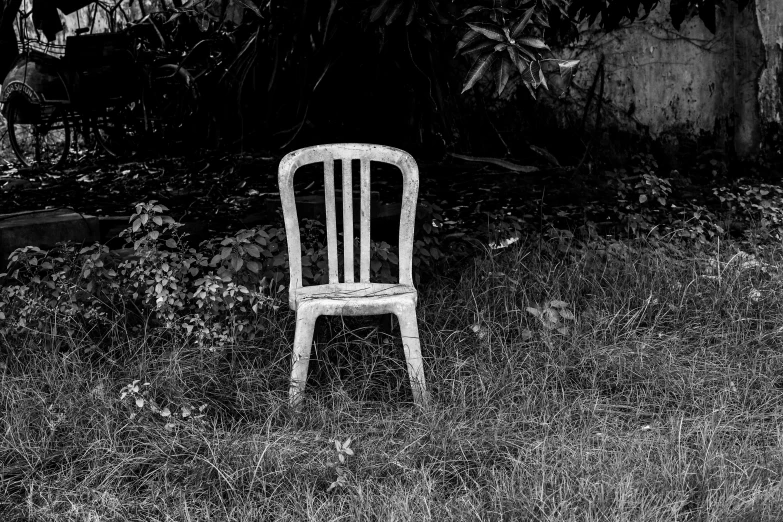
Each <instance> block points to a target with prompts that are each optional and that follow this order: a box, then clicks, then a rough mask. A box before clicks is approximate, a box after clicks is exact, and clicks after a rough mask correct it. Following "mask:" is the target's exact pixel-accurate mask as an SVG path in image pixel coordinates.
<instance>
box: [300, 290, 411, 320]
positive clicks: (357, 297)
mask: <svg viewBox="0 0 783 522" xmlns="http://www.w3.org/2000/svg"><path fill="white" fill-rule="evenodd" d="M416 298H417V293H416V289H415V288H414V287H413V286H410V285H401V284H384V283H334V284H326V285H314V286H306V287H302V288H297V289H296V293H295V294H294V295H293V296H292V299H291V305H292V308H293V309H294V310H299V308H300V307H301V306H302V305H303V304H304V303H313V305H314V306H316V307H317V308H318V311H319V313H320V314H322V315H354V314H355V315H364V314H368V315H372V314H383V313H390V312H393V311H394V308H395V304H398V303H403V302H410V301H411V300H412V301H413V303H414V304H415V303H416Z"/></svg>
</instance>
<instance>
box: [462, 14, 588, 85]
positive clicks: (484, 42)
mask: <svg viewBox="0 0 783 522" xmlns="http://www.w3.org/2000/svg"><path fill="white" fill-rule="evenodd" d="M548 9H560V10H562V5H561V4H560V3H559V2H558V1H557V0H536V1H534V2H519V1H516V2H514V1H506V2H496V3H495V4H494V5H493V6H492V7H483V6H473V7H470V8H468V9H465V10H464V11H463V12H462V16H461V17H460V18H461V19H463V20H465V23H466V24H467V27H468V30H467V32H466V33H465V34H464V36H463V37H462V39H461V40H460V41H459V43H458V44H457V54H461V55H466V56H475V61H474V62H473V66H472V67H471V68H470V70H469V71H468V74H467V77H466V78H465V83H464V85H463V87H462V92H463V93H464V92H465V91H468V90H470V89H471V88H472V87H473V86H474V85H476V83H477V82H478V81H479V80H480V79H481V78H483V77H484V76H486V75H488V74H491V75H492V77H493V78H494V82H495V88H496V90H497V93H498V95H500V94H502V93H503V91H504V90H505V89H506V86H507V85H508V84H509V79H510V78H511V76H512V75H513V74H514V71H517V72H518V73H519V75H520V80H521V81H522V83H524V85H525V87H527V89H528V90H529V91H530V94H531V95H532V96H533V97H534V98H535V90H536V89H537V88H538V87H539V86H541V85H543V86H544V87H545V88H548V87H549V84H548V82H547V73H550V71H553V70H554V71H555V72H558V73H559V75H560V78H561V79H562V80H563V83H564V84H567V83H568V81H569V80H570V79H571V77H572V75H573V71H574V68H575V67H576V66H577V64H578V63H579V60H560V59H557V58H552V57H551V51H550V49H549V47H548V46H547V45H546V43H545V42H544V41H543V40H542V39H541V38H540V35H541V33H542V30H543V29H544V28H546V27H548V22H547V20H546V18H545V16H544V14H545V12H546V11H547V10H548Z"/></svg>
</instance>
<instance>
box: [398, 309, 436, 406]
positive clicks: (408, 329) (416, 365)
mask: <svg viewBox="0 0 783 522" xmlns="http://www.w3.org/2000/svg"><path fill="white" fill-rule="evenodd" d="M395 315H397V319H398V320H399V322H400V331H401V333H402V345H403V348H404V350H405V361H406V362H407V364H408V376H409V377H410V382H411V389H412V390H413V400H414V402H415V403H416V404H417V405H418V406H420V407H423V408H427V407H429V402H430V399H429V394H428V393H427V384H426V382H425V380H424V364H423V361H422V358H421V343H420V342H419V327H418V325H417V323H416V308H415V305H414V306H413V307H405V308H403V309H402V310H400V311H399V312H397V313H396V314H395Z"/></svg>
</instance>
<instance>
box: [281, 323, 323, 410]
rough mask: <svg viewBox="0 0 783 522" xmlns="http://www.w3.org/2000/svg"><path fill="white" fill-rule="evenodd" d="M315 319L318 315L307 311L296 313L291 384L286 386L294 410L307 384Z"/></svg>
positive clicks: (300, 400)
mask: <svg viewBox="0 0 783 522" xmlns="http://www.w3.org/2000/svg"><path fill="white" fill-rule="evenodd" d="M316 319H318V315H316V314H314V313H312V312H309V311H305V310H300V311H298V312H297V314H296V334H295V335H294V353H293V356H292V360H291V363H292V365H291V366H292V369H291V384H290V386H289V388H288V400H289V403H290V405H291V408H293V409H294V410H298V409H299V407H300V406H301V403H302V398H303V397H302V396H303V394H304V389H305V386H306V385H307V368H308V367H309V366H310V350H311V349H312V347H313V331H314V330H315V320H316Z"/></svg>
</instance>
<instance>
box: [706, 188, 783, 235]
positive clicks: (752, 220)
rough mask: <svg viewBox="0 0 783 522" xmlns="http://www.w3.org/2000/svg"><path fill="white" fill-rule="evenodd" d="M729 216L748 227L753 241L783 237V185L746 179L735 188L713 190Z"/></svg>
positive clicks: (746, 229)
mask: <svg viewBox="0 0 783 522" xmlns="http://www.w3.org/2000/svg"><path fill="white" fill-rule="evenodd" d="M713 194H714V195H715V196H716V197H717V198H718V200H719V201H720V203H721V206H722V207H723V209H724V210H725V212H726V213H727V219H728V220H729V221H731V222H735V223H738V224H739V225H740V227H741V228H742V229H744V234H745V237H746V238H747V239H749V240H752V241H766V240H770V239H772V240H775V241H780V240H781V238H783V188H781V187H779V186H777V185H769V184H766V183H760V184H758V185H751V184H748V183H743V182H742V180H740V181H739V182H738V184H737V185H736V186H734V187H719V188H715V189H713Z"/></svg>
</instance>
